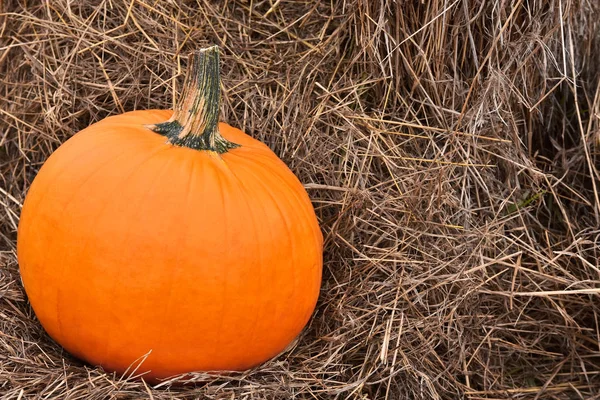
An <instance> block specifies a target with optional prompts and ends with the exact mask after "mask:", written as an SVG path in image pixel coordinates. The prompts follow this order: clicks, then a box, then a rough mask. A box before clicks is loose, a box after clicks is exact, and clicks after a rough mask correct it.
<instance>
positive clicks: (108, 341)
mask: <svg viewBox="0 0 600 400" xmlns="http://www.w3.org/2000/svg"><path fill="white" fill-rule="evenodd" d="M168 150H169V149H168V147H164V148H163V149H162V150H160V151H157V152H156V153H155V156H157V155H159V154H160V153H161V152H164V151H168ZM152 158H153V157H150V158H148V159H146V160H145V161H143V162H142V163H141V164H140V165H138V168H136V170H135V171H134V172H133V173H132V174H131V175H130V176H129V178H128V179H126V180H125V181H123V182H122V184H123V185H125V184H126V183H127V182H128V181H129V180H130V179H132V178H133V176H134V174H135V173H138V172H139V170H140V168H141V165H142V164H144V163H149V162H150V161H151V160H152ZM172 162H173V159H170V160H169V162H167V163H165V164H163V165H162V167H161V169H160V172H159V173H158V174H156V175H154V180H153V181H152V183H151V185H150V186H149V187H148V190H147V191H146V192H145V195H143V196H140V198H141V199H142V201H144V200H146V201H148V200H151V199H150V196H149V194H150V193H152V191H153V190H154V189H155V188H156V186H157V185H158V184H159V183H161V182H160V178H161V177H162V176H164V175H165V174H166V173H168V172H169V168H170V167H171V166H172ZM119 193H123V192H122V191H119ZM132 207H133V208H135V209H137V212H136V214H137V213H141V207H139V203H138V204H136V205H133V206H132ZM134 215H135V214H134ZM132 230H133V227H130V228H129V229H128V230H126V231H125V232H124V233H123V243H126V242H127V241H128V240H129V239H130V235H131V231H132ZM124 272H125V269H118V272H117V274H119V273H120V274H121V275H122V274H123V273H124ZM120 282H122V279H120V278H119V277H116V279H113V288H114V287H115V286H117V284H119V283H120ZM114 301H115V298H114V297H111V302H110V305H109V306H108V308H109V309H112V308H113V304H114ZM106 335H107V338H106V341H105V343H106V347H105V350H104V351H103V353H105V357H104V358H110V357H108V356H106V354H107V353H108V354H110V352H111V350H110V344H111V343H112V340H111V336H113V335H114V332H112V331H111V330H108V332H107V333H106ZM140 356H143V355H140ZM103 363H105V361H101V362H100V364H103Z"/></svg>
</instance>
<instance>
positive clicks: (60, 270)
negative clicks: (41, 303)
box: [55, 150, 127, 336]
mask: <svg viewBox="0 0 600 400" xmlns="http://www.w3.org/2000/svg"><path fill="white" fill-rule="evenodd" d="M125 153H127V150H124V151H122V152H121V153H119V154H118V155H117V156H116V157H114V158H113V159H111V160H110V161H108V162H105V163H103V164H102V165H101V166H100V167H99V168H100V169H102V168H104V167H105V166H107V165H109V164H112V163H114V161H116V160H117V159H119V158H120V157H121V156H123V155H124V154H125ZM98 172H99V171H98V170H96V171H93V172H92V173H91V174H90V175H89V176H88V177H87V178H85V179H84V181H83V182H82V183H81V184H80V185H79V186H78V189H77V191H76V192H75V193H74V194H73V196H71V199H70V200H69V201H68V202H67V203H66V204H65V205H64V207H63V208H62V210H61V211H60V212H59V213H58V220H60V219H61V218H62V216H63V215H64V214H65V213H66V211H67V209H68V207H69V206H70V205H71V204H72V201H73V200H74V199H75V198H76V197H77V195H78V194H79V193H80V192H81V191H82V190H83V188H84V187H85V185H86V184H87V183H88V182H90V180H91V179H92V177H93V176H94V175H95V174H96V173H98ZM63 254H64V253H63ZM64 257H66V255H64V256H63V260H64ZM59 265H60V266H61V267H59V272H58V276H59V279H58V280H62V276H63V275H64V272H65V271H64V262H63V263H59ZM55 298H56V300H55V301H56V317H55V318H56V321H57V329H58V335H60V336H62V335H63V333H62V332H63V329H64V328H63V324H62V322H61V318H60V314H61V312H60V308H61V301H60V288H59V289H58V290H57V292H56V296H55Z"/></svg>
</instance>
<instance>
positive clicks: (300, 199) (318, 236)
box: [230, 152, 323, 243]
mask: <svg viewBox="0 0 600 400" xmlns="http://www.w3.org/2000/svg"><path fill="white" fill-rule="evenodd" d="M233 155H235V152H231V153H230V156H233ZM239 159H242V160H244V161H247V160H249V158H243V157H239ZM251 160H252V162H254V163H257V164H259V165H261V167H263V168H264V169H265V170H268V171H277V169H276V168H272V166H270V165H268V164H266V163H264V162H261V161H259V160H257V159H255V158H252V159H251ZM269 161H272V158H269ZM277 161H280V162H281V163H283V162H282V161H281V160H277ZM284 166H285V164H284ZM286 169H287V166H286ZM274 174H275V175H277V176H278V177H279V180H280V182H279V183H280V184H281V183H283V184H284V185H286V186H287V187H288V189H289V191H290V193H292V195H293V196H294V197H295V198H296V200H297V201H298V202H299V203H301V204H302V203H304V202H305V201H306V200H308V201H309V202H310V199H309V198H308V195H307V196H306V199H304V198H303V197H301V196H299V193H297V190H295V188H294V187H292V186H291V185H290V182H289V180H288V179H286V178H285V177H283V176H281V175H280V174H279V173H278V172H275V173H274ZM268 175H269V176H270V175H271V174H268ZM300 186H302V184H301V183H300ZM302 188H304V187H303V186H302ZM305 217H306V218H312V217H313V216H311V215H310V214H308V213H305ZM313 233H314V235H315V239H316V240H317V242H320V243H322V242H323V236H322V232H321V230H320V229H315V230H314V231H313Z"/></svg>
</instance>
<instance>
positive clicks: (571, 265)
mask: <svg viewBox="0 0 600 400" xmlns="http://www.w3.org/2000/svg"><path fill="white" fill-rule="evenodd" d="M178 3H185V4H179V5H178ZM0 7H3V9H2V10H1V13H2V14H1V15H0V171H1V173H2V179H1V180H0V250H2V253H1V255H0V257H1V258H0V266H1V267H0V268H1V269H0V391H1V392H2V393H4V398H11V399H16V398H19V399H25V398H34V397H35V398H46V399H52V398H69V399H104V398H144V397H149V398H154V399H167V398H197V397H202V396H205V397H206V398H219V399H220V398H224V399H233V398H236V399H259V398H268V399H289V398H299V399H315V398H328V399H329V398H337V399H345V398H356V399H367V398H368V399H401V398H416V399H450V398H466V399H492V398H494V399H497V398H519V399H537V398H557V399H558V398H564V399H567V398H568V399H578V398H581V399H591V398H599V397H598V396H600V344H599V340H600V326H599V316H598V313H599V312H600V302H599V301H598V296H599V294H600V270H599V269H598V266H597V264H598V262H597V260H598V256H599V255H600V248H599V240H600V239H599V238H600V230H599V229H598V226H599V221H600V200H599V198H598V196H599V194H598V193H599V192H598V190H597V189H598V186H599V185H600V179H599V175H598V170H597V168H598V159H599V157H600V154H599V153H598V144H599V140H600V136H599V135H600V85H599V81H600V50H599V49H600V6H599V5H598V3H597V2H595V1H590V0H548V1H545V0H513V1H504V0H503V1H484V0H456V1H450V0H444V1H443V0H431V1H417V0H414V1H408V0H406V1H396V2H392V1H364V0H355V1H352V0H348V1H335V2H334V1H332V2H329V1H323V2H307V1H300V0H296V1H293V0H290V1H285V0H284V1H274V0H269V1H266V0H252V1H249V0H239V1H233V0H229V1H225V2H208V1H200V0H199V1H198V2H194V1H186V2H175V1H160V2H159V1H152V0H131V1H125V2H121V1H116V0H102V1H81V2H73V1H67V0H57V1H44V2H35V1H25V0H8V1H7V2H4V4H3V6H2V5H0ZM211 43H216V44H219V45H220V46H221V48H222V58H223V71H222V76H223V84H224V93H223V98H224V105H223V114H222V119H223V120H227V121H228V122H230V123H231V124H232V125H236V126H238V127H240V128H242V129H243V130H245V131H246V132H248V133H249V134H251V135H253V136H254V137H256V138H259V139H261V140H263V141H264V142H265V143H267V144H268V145H269V146H270V147H271V148H272V149H273V150H274V151H275V152H276V153H277V154H278V155H280V156H281V158H282V159H283V160H284V161H285V162H286V163H287V164H288V165H289V166H290V167H291V168H292V169H293V170H294V172H295V173H297V175H298V176H299V178H300V179H301V180H302V181H303V182H304V183H305V184H306V187H307V188H308V191H309V194H310V195H311V198H312V199H313V201H314V204H315V207H316V211H317V214H318V216H319V219H320V222H321V225H322V229H323V232H324V235H325V238H326V248H325V251H326V253H325V254H326V255H325V266H324V281H323V289H322V293H321V297H320V301H319V304H318V307H317V310H316V312H315V315H314V317H313V319H312V321H311V323H310V324H309V326H308V327H307V328H306V330H305V332H304V333H303V335H302V336H301V337H300V338H299V340H298V342H297V343H296V344H295V345H294V346H293V347H292V348H291V349H290V350H289V351H287V352H286V353H285V354H283V355H281V356H280V357H278V358H277V359H275V360H272V361H270V362H268V363H266V364H265V365H263V366H261V367H259V368H257V369H256V370H254V371H250V372H248V373H244V374H236V375H234V376H233V377H219V376H209V375H203V374H198V375H195V376H194V377H193V378H192V379H191V381H193V382H195V385H189V386H184V387H176V386H170V384H169V383H168V382H167V383H165V384H163V385H162V386H161V387H159V388H152V387H150V386H148V385H146V384H144V383H143V382H139V381H135V380H131V379H124V378H118V377H113V376H111V375H109V374H106V373H104V372H102V371H101V370H99V369H96V368H93V367H90V366H86V365H83V364H82V363H80V362H79V361H77V360H75V359H73V358H72V357H70V356H69V355H68V354H65V353H64V352H63V351H61V349H60V347H59V346H57V345H56V344H54V343H53V342H52V341H51V340H50V339H49V338H48V336H46V335H45V333H44V332H43V330H42V329H41V327H40V326H39V324H38V323H37V321H36V320H35V317H34V315H33V313H32V311H31V309H30V307H29V305H28V303H27V301H26V297H25V295H24V293H23V289H22V286H21V283H20V280H19V275H18V267H17V264H16V258H15V240H16V227H17V224H18V215H19V212H20V206H21V203H22V201H23V199H24V196H25V193H26V191H27V188H28V186H29V184H30V183H31V181H32V179H33V178H34V176H35V174H36V171H37V170H38V168H39V167H40V165H41V164H42V163H43V161H44V160H45V159H46V158H47V157H48V155H49V154H50V153H51V152H52V151H53V150H54V149H56V148H57V147H58V146H59V145H60V143H62V142H63V141H64V140H66V139H67V138H68V137H69V136H71V135H73V134H74V133H75V132H77V131H78V130H80V129H82V128H84V127H85V126H87V125H88V124H90V123H92V122H94V121H98V120H99V119H101V118H103V117H105V116H108V115H111V114H115V113H120V112H123V111H127V110H133V109H147V108H170V107H171V106H172V104H173V98H174V97H176V94H177V93H179V90H180V88H181V82H182V79H183V71H184V67H185V59H186V56H187V54H188V53H189V52H190V51H191V50H193V49H195V48H197V47H200V46H204V45H208V44H211Z"/></svg>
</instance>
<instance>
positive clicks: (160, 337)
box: [156, 159, 196, 347]
mask: <svg viewBox="0 0 600 400" xmlns="http://www.w3.org/2000/svg"><path fill="white" fill-rule="evenodd" d="M191 164H192V172H191V173H190V179H189V181H188V184H187V187H188V191H187V196H186V200H185V202H184V204H185V208H184V209H186V210H189V209H190V207H189V204H190V202H191V193H192V187H193V183H194V178H195V177H196V174H195V173H194V172H195V170H196V168H195V167H196V162H195V160H193V159H192V160H191ZM188 231H189V225H188V224H185V231H184V230H182V231H181V239H180V240H181V241H183V240H184V239H185V237H186V236H187V232H188ZM182 257H183V254H182V253H179V254H178V255H177V261H176V262H175V268H172V269H171V270H170V271H171V272H170V273H169V279H168V283H166V284H165V285H163V286H166V288H167V294H166V301H164V302H163V303H164V310H163V312H162V313H161V314H164V313H166V312H167V310H169V309H170V306H171V302H172V301H173V299H172V297H173V289H174V286H175V285H174V284H173V282H174V281H175V274H176V273H177V267H178V265H179V263H180V262H181V259H182ZM167 328H171V327H169V326H167V325H161V330H160V331H159V334H158V338H157V340H156V342H157V343H158V344H157V346H160V347H162V345H163V343H164V341H165V330H166V329H167Z"/></svg>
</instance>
